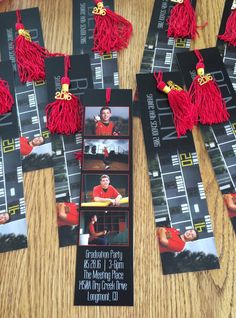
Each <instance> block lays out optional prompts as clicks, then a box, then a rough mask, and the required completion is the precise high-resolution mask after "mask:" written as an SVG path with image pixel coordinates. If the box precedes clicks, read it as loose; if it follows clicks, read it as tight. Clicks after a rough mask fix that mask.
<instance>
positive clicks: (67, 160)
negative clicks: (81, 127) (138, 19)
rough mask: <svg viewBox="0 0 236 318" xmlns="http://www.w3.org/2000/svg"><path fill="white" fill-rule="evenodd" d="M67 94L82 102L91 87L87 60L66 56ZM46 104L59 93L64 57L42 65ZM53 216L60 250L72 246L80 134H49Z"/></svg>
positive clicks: (78, 201) (75, 232)
mask: <svg viewBox="0 0 236 318" xmlns="http://www.w3.org/2000/svg"><path fill="white" fill-rule="evenodd" d="M70 63H71V68H70V69H69V77H70V80H71V84H70V92H71V93H72V94H74V95H76V96H78V97H79V98H80V100H81V101H82V99H83V94H84V91H85V90H86V89H87V88H92V87H93V82H92V74H91V68H90V62H89V56H88V55H87V54H85V55H73V56H70ZM45 67H46V78H47V90H48V100H49V103H51V102H53V101H55V93H56V92H57V91H60V90H61V78H62V77H63V76H64V57H53V58H50V59H47V60H46V62H45ZM45 106H46V104H45V105H44V107H43V111H45ZM52 150H53V154H54V156H53V167H54V182H55V192H56V213H57V222H58V233H59V245H60V247H63V246H68V245H74V244H76V242H77V237H78V234H77V233H78V229H77V226H78V220H79V219H78V218H79V214H78V205H79V203H80V169H81V166H80V162H79V161H78V160H77V159H76V157H75V153H76V152H79V151H81V150H82V134H81V133H76V134H75V135H70V136H65V135H58V134H52Z"/></svg>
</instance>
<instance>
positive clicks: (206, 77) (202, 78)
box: [198, 74, 213, 86]
mask: <svg viewBox="0 0 236 318" xmlns="http://www.w3.org/2000/svg"><path fill="white" fill-rule="evenodd" d="M212 80H213V77H212V75H211V74H206V75H203V76H200V77H199V79H198V83H199V84H200V85H201V86H202V85H204V84H206V83H208V82H209V81H212Z"/></svg>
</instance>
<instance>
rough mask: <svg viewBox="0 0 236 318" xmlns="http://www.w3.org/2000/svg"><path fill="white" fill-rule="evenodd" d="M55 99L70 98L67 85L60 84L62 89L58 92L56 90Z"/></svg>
mask: <svg viewBox="0 0 236 318" xmlns="http://www.w3.org/2000/svg"><path fill="white" fill-rule="evenodd" d="M55 99H64V100H71V99H72V97H71V93H69V85H68V84H62V89H61V91H60V92H56V95H55Z"/></svg>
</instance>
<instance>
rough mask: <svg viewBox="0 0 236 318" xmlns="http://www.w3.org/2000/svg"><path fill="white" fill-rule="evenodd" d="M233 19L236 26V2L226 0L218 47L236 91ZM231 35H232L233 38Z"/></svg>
mask: <svg viewBox="0 0 236 318" xmlns="http://www.w3.org/2000/svg"><path fill="white" fill-rule="evenodd" d="M232 19H233V21H235V24H236V2H235V0H234V1H233V0H226V1H225V6H224V11H223V15H222V20H221V25H220V31H219V35H218V40H217V44H216V46H217V47H218V49H219V52H220V55H221V56H222V58H223V62H224V65H225V68H226V71H227V72H228V75H229V78H230V80H231V82H232V85H233V88H234V90H235V91H236V47H235V46H236V32H235V29H234V28H233V26H232V27H231V23H233V21H232ZM230 34H231V35H232V37H231V38H230V36H229V35H230ZM223 35H226V36H223ZM227 35H228V36H227Z"/></svg>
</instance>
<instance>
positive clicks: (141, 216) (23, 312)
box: [0, 0, 236, 318]
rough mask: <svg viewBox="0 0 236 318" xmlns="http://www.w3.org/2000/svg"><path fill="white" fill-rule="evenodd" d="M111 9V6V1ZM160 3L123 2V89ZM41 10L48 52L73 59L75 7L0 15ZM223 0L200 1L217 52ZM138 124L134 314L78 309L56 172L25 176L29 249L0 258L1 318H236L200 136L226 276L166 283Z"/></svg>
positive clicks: (225, 222) (218, 204) (223, 220)
mask: <svg viewBox="0 0 236 318" xmlns="http://www.w3.org/2000/svg"><path fill="white" fill-rule="evenodd" d="M107 2H108V1H107ZM153 3H154V0H143V1H141V0H119V1H116V10H117V12H119V13H120V14H122V15H123V16H125V17H126V18H127V19H129V20H130V21H131V22H132V23H133V26H134V36H133V38H132V42H131V44H130V46H129V48H128V49H127V50H125V51H124V52H122V53H121V54H119V72H120V82H121V88H132V89H133V90H134V88H135V74H136V73H137V72H138V71H139V69H140V62H141V58H142V54H143V48H144V43H145V39H146V35H147V30H148V26H149V21H150V17H151V12H152V7H153ZM35 6H39V9H40V12H41V19H42V27H43V33H44V39H45V46H46V47H47V48H48V49H49V50H51V51H56V52H58V51H62V52H68V53H72V27H71V25H72V1H71V0H64V1H62V0H41V1H40V0H4V2H3V3H2V4H1V5H0V11H8V10H15V9H17V8H19V9H24V8H30V7H35ZM223 6H224V0H214V1H212V0H199V1H198V5H197V13H198V23H199V24H202V23H204V22H205V21H208V27H206V28H205V29H204V30H203V31H201V32H200V38H199V39H198V40H197V41H196V42H195V44H194V47H195V48H204V47H211V46H214V45H215V43H216V34H218V29H219V24H220V19H221V14H222V11H223ZM141 128H142V127H141V122H140V120H139V119H137V118H135V119H134V134H133V135H134V137H133V140H134V268H135V276H134V295H135V305H134V307H74V306H73V296H74V283H75V256H76V247H67V248H62V249H59V248H58V237H57V225H56V213H55V195H54V181H53V171H52V169H45V170H41V171H37V172H34V173H27V174H25V176H24V182H25V198H26V203H27V220H28V243H29V247H28V249H25V250H21V251H16V252H10V253H5V254H1V255H0V317H1V318H21V317H22V318H28V317H30V318H74V317H80V318H86V317H94V318H97V317H101V318H103V317H107V318H108V317H112V318H113V317H114V318H117V317H122V318H125V317H129V318H131V317H135V318H139V317H140V318H141V317H148V318H149V317H162V318H165V317H168V318H178V317H180V318H184V317H186V318H190V317H193V318H198V317H208V318H218V317H220V318H226V317H231V318H233V317H236V300H235V297H236V293H235V291H236V283H235V281H236V272H235V269H236V252H235V247H236V237H235V234H234V232H233V229H232V227H231V224H230V221H229V219H228V218H227V212H226V209H225V207H224V205H223V201H222V196H221V193H220V191H219V189H218V186H217V184H216V181H215V177H214V173H213V170H212V167H211V164H210V162H209V159H208V156H207V154H206V151H205V150H204V147H203V144H202V142H201V136H200V133H199V131H198V130H197V129H196V130H195V131H194V139H195V143H196V147H197V152H198V155H199V157H200V167H201V173H202V178H203V182H204V185H205V189H206V192H207V201H208V207H209V212H210V215H211V218H212V222H213V227H214V232H215V238H216V245H217V250H218V254H219V257H220V263H221V269H220V270H214V271H208V272H207V271H206V272H199V273H188V274H178V275H169V276H163V275H162V269H161V264H160V256H159V251H158V248H157V244H156V239H155V225H154V216H153V208H152V202H151V193H150V185H149V180H148V173H147V172H148V171H147V162H146V155H145V150H144V143H143V134H142V129H141Z"/></svg>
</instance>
